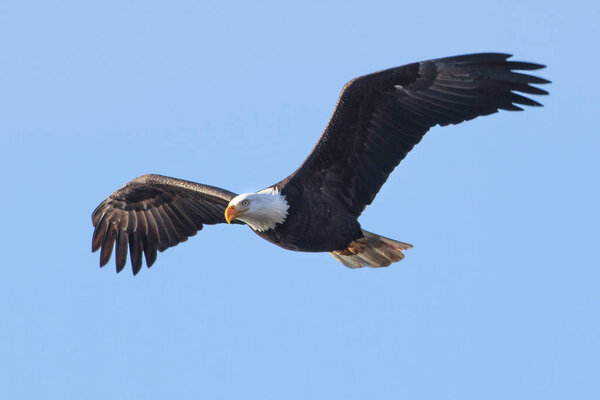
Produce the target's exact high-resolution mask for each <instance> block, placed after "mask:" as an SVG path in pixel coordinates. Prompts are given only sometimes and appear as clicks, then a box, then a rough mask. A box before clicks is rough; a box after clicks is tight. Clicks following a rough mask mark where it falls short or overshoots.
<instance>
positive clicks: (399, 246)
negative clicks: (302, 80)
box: [329, 230, 413, 268]
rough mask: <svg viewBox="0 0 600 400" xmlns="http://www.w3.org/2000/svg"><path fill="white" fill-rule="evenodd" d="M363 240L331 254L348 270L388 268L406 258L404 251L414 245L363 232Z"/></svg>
mask: <svg viewBox="0 0 600 400" xmlns="http://www.w3.org/2000/svg"><path fill="white" fill-rule="evenodd" d="M363 236H364V237H362V238H360V239H358V240H355V241H354V242H352V243H351V244H350V246H349V247H348V249H345V250H344V251H333V252H330V253H329V254H331V255H332V256H333V257H334V258H335V259H336V260H338V261H339V262H341V263H342V264H344V265H345V266H346V267H348V268H362V267H372V268H379V267H387V266H388V265H390V264H391V263H395V262H397V261H400V260H402V259H403V258H404V254H403V253H402V250H407V249H412V247H413V246H412V245H410V244H408V243H404V242H399V241H397V240H394V239H390V238H387V237H384V236H379V235H376V234H374V233H371V232H368V231H365V230H363Z"/></svg>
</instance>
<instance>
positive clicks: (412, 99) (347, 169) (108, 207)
mask: <svg viewBox="0 0 600 400" xmlns="http://www.w3.org/2000/svg"><path fill="white" fill-rule="evenodd" d="M510 57H511V55H510V54H500V53H480V54H469V55H462V56H455V57H447V58H439V59H434V60H428V61H421V62H417V63H413V64H408V65H404V66H401V67H396V68H390V69H386V70H383V71H379V72H375V73H372V74H369V75H364V76H361V77H358V78H355V79H353V80H351V81H350V82H348V83H347V84H346V85H344V87H343V89H342V92H341V94H340V97H339V99H338V101H337V104H336V106H335V108H334V110H333V114H332V116H331V119H330V120H329V123H328V124H327V126H326V128H325V130H324V131H323V134H322V135H321V137H320V138H319V140H318V142H317V144H316V145H315V147H314V148H313V150H312V152H311V153H310V154H309V155H308V157H307V158H306V160H304V162H303V163H302V165H300V167H299V168H298V169H297V170H296V171H295V172H294V173H292V174H291V175H290V176H288V177H287V178H285V179H283V180H281V181H279V182H277V183H275V184H273V185H271V186H269V187H267V188H265V189H262V190H259V191H257V192H255V193H244V194H239V195H238V194H236V193H233V192H230V191H227V190H224V189H220V188H217V187H214V186H208V185H203V184H200V183H194V182H190V181H186V180H181V179H175V178H170V177H166V176H161V175H143V176H140V177H139V178H136V179H134V180H132V181H131V182H128V183H126V184H125V185H124V186H122V187H121V188H120V189H119V190H117V191H116V192H114V193H113V194H111V195H110V196H109V197H108V198H107V199H106V200H104V201H103V202H102V203H100V205H99V206H98V207H97V208H96V209H95V210H94V212H93V214H92V223H93V225H94V233H93V237H92V251H94V252H95V251H97V250H99V249H100V266H101V267H102V266H104V265H106V263H108V261H109V259H110V257H111V254H112V252H113V248H115V249H116V250H115V253H116V255H115V263H116V269H117V272H120V271H121V270H122V269H123V268H124V267H125V264H126V262H127V253H128V251H129V254H130V258H131V266H132V270H133V274H134V275H135V274H137V273H138V272H139V271H140V269H141V267H142V254H143V255H144V256H145V259H146V265H147V266H148V267H150V266H152V264H154V262H155V261H156V256H157V251H160V252H162V251H164V250H166V249H168V248H169V247H173V246H175V245H177V244H179V243H181V242H184V241H186V240H187V238H188V237H190V236H193V235H195V234H196V232H198V231H199V230H201V229H202V227H203V226H204V225H213V224H218V223H230V224H245V225H248V226H249V227H250V229H252V230H253V231H254V232H255V233H256V234H258V235H259V236H260V237H262V238H263V239H266V240H268V241H270V242H271V243H274V244H276V245H278V246H280V247H282V248H284V249H288V250H295V251H305V252H328V253H330V254H331V255H332V256H333V257H334V258H336V259H337V260H338V261H340V262H341V263H342V264H344V265H345V266H347V267H349V268H360V267H385V266H388V265H390V264H391V263H394V262H396V261H400V260H401V259H403V258H404V255H403V253H402V251H403V250H406V249H409V248H411V247H412V246H411V245H410V244H408V243H403V242H399V241H397V240H393V239H390V238H387V237H384V236H380V235H377V234H374V233H371V232H369V231H367V230H365V229H363V228H362V227H361V225H360V223H359V222H358V217H359V216H360V214H361V213H362V211H363V210H364V209H365V207H366V206H367V205H369V204H371V203H372V202H373V200H374V199H375V196H376V195H377V192H379V189H381V186H382V185H383V184H384V183H385V181H386V180H387V178H388V176H389V174H390V173H391V172H392V170H393V169H394V168H395V167H396V166H397V165H398V164H399V163H400V161H402V159H404V157H406V155H407V154H408V152H409V151H411V149H412V148H413V147H414V146H415V145H416V144H417V143H419V141H421V139H422V138H423V136H424V135H425V133H426V132H427V131H428V130H429V129H430V128H432V127H434V126H436V125H440V126H446V125H448V124H458V123H461V122H463V121H467V120H470V119H473V118H475V117H478V116H482V115H489V114H492V113H495V112H497V111H498V110H508V111H522V110H523V109H522V108H521V107H519V105H527V106H541V104H540V103H538V102H537V101H534V100H532V99H530V98H528V97H525V96H524V95H521V94H518V93H517V92H520V93H525V94H533V95H545V94H548V92H546V91H545V90H543V89H540V88H538V87H535V86H532V85H533V84H545V83H550V82H549V81H547V80H545V79H542V78H539V77H536V76H532V75H528V74H524V73H520V72H515V71H518V70H538V69H541V68H544V66H543V65H540V64H534V63H529V62H520V61H511V60H508V59H509V58H510Z"/></svg>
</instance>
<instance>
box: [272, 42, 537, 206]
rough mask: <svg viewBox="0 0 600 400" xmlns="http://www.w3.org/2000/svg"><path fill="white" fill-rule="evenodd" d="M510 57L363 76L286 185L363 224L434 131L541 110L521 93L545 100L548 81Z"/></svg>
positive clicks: (469, 58) (349, 87) (486, 56)
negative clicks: (327, 201)
mask: <svg viewBox="0 0 600 400" xmlns="http://www.w3.org/2000/svg"><path fill="white" fill-rule="evenodd" d="M509 57H511V55H510V54H501V53H481V54H468V55H463V56H456V57H448V58H441V59H436V60H429V61H423V62H419V63H413V64H408V65H405V66H402V67H397V68H391V69H388V70H384V71H380V72H376V73H373V74H369V75H365V76H362V77H359V78H356V79H353V80H352V81H350V82H348V83H347V84H346V85H345V86H344V88H343V89H342V93H341V94H340V97H339V99H338V102H337V104H336V107H335V109H334V111H333V114H332V116H331V119H330V121H329V124H328V125H327V127H326V128H325V131H324V132H323V134H322V135H321V138H320V139H319V141H318V142H317V144H316V145H315V147H314V149H313V151H312V152H311V154H310V155H309V156H308V158H307V159H306V160H305V161H304V163H302V165H301V166H300V167H299V168H298V170H296V172H294V173H293V174H292V175H290V176H289V177H288V178H286V179H285V180H283V181H282V182H280V185H281V186H285V185H299V186H302V190H303V191H304V192H306V191H312V192H321V193H322V194H323V195H324V196H325V197H327V198H333V199H334V201H337V202H339V203H340V204H342V205H343V206H345V207H347V209H348V211H349V212H350V213H351V214H352V215H354V216H356V217H358V216H359V215H360V214H361V212H362V211H363V210H364V208H365V207H366V206H367V205H369V204H371V202H372V201H373V200H374V198H375V196H376V195H377V192H378V191H379V189H380V188H381V186H382V185H383V184H384V183H385V181H386V180H387V178H388V176H389V174H390V173H391V172H392V171H393V169H394V168H395V167H396V166H397V165H398V164H399V163H400V161H402V159H404V157H406V155H407V154H408V152H409V151H410V150H411V149H412V148H413V147H414V146H415V145H416V144H417V143H419V142H420V141H421V139H422V138H423V136H424V135H425V133H426V132H427V131H428V130H429V129H430V128H431V127H433V126H436V125H440V126H445V125H449V124H458V123H461V122H463V121H468V120H471V119H473V118H476V117H478V116H483V115H489V114H492V113H495V112H498V110H501V109H502V110H509V111H521V110H522V108H521V107H519V105H526V106H541V104H540V103H539V102H537V101H535V100H532V99H530V98H528V97H525V96H523V95H521V94H518V93H516V92H520V93H526V94H534V95H544V94H548V92H547V91H545V90H543V89H540V88H538V87H535V86H532V85H533V84H545V83H549V81H547V80H546V79H543V78H540V77H536V76H532V75H528V74H524V73H520V72H515V70H525V71H533V70H538V69H541V68H544V66H543V65H540V64H535V63H530V62H522V61H512V60H511V61H508V58H509Z"/></svg>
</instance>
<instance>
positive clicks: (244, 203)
mask: <svg viewBox="0 0 600 400" xmlns="http://www.w3.org/2000/svg"><path fill="white" fill-rule="evenodd" d="M249 204H250V202H249V201H248V200H244V201H242V205H243V206H247V205H249Z"/></svg>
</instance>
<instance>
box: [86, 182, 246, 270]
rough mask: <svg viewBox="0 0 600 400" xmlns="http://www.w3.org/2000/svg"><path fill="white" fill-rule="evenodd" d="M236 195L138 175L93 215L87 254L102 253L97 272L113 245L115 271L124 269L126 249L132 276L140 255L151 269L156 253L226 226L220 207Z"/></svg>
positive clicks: (138, 265)
mask: <svg viewBox="0 0 600 400" xmlns="http://www.w3.org/2000/svg"><path fill="white" fill-rule="evenodd" d="M235 196H236V194H235V193H232V192H229V191H227V190H223V189H219V188H216V187H213V186H208V185H201V184H199V183H194V182H189V181H184V180H181V179H175V178H169V177H166V176H160V175H143V176H140V177H139V178H136V179H134V180H132V181H131V182H128V183H127V184H125V185H124V186H123V187H121V188H120V189H119V190H117V191H116V192H114V193H113V194H111V195H110V196H109V197H108V198H107V199H106V200H104V201H103V202H102V203H101V204H100V205H99V206H98V207H97V208H96V209H95V210H94V213H93V214H92V223H93V225H94V228H95V229H94V235H93V238H92V251H96V250H98V249H100V248H101V249H102V250H101V251H100V266H101V267H102V266H104V265H106V263H107V262H108V260H109V259H110V256H111V254H112V250H113V247H114V246H115V244H116V260H115V262H116V266H117V272H120V271H121V270H122V269H123V268H124V267H125V263H126V261H127V249H128V248H129V249H130V253H131V266H132V270H133V274H134V275H135V274H137V273H138V272H139V271H140V269H141V267H142V252H143V253H144V254H145V255H146V264H147V265H148V267H150V266H152V264H153V263H154V261H155V260H156V251H157V250H158V251H161V252H162V251H164V250H166V249H168V248H169V247H173V246H175V245H177V244H178V243H181V242H184V241H186V240H187V238H188V237H190V236H193V235H195V234H196V232H197V231H199V230H201V229H202V226H203V225H204V224H208V225H213V224H218V223H225V222H226V221H225V215H224V213H225V208H226V207H227V205H228V204H229V201H230V200H231V199H233V198H234V197H235ZM235 222H237V221H234V223H235ZM238 223H239V222H238Z"/></svg>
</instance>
